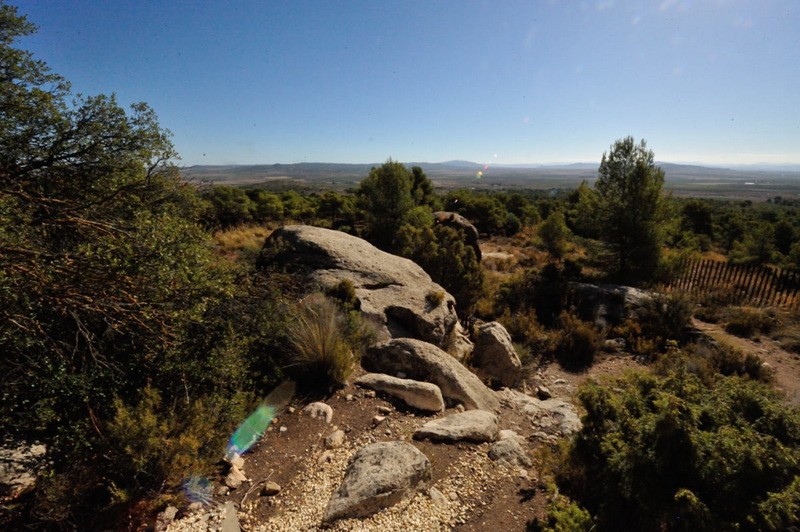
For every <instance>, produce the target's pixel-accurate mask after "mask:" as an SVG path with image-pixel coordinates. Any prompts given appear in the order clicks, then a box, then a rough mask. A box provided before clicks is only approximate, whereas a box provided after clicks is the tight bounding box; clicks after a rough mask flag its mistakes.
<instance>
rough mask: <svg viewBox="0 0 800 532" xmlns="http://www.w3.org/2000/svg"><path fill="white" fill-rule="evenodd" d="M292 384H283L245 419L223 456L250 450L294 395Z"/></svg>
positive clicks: (231, 455)
mask: <svg viewBox="0 0 800 532" xmlns="http://www.w3.org/2000/svg"><path fill="white" fill-rule="evenodd" d="M294 391H295V384H294V382H291V381H288V382H284V383H283V384H281V385H280V386H278V387H277V388H275V389H274V390H272V392H270V394H269V395H268V396H267V398H266V399H264V402H263V403H261V404H260V405H259V407H258V408H256V409H255V411H254V412H253V413H252V414H250V416H248V418H247V419H245V420H244V421H243V422H242V424H241V425H239V427H238V428H237V429H236V431H235V432H234V433H233V435H232V436H231V439H230V440H229V441H228V449H227V451H226V453H225V456H226V457H227V458H228V459H231V458H233V457H234V455H237V454H242V453H244V452H245V451H247V450H248V449H250V448H251V447H252V446H253V445H255V443H256V442H257V441H258V440H259V438H261V436H262V435H263V434H264V432H266V430H267V428H268V427H269V425H270V423H272V420H273V419H275V414H276V413H277V412H279V411H281V410H283V409H284V408H285V407H286V405H287V404H289V401H291V399H292V396H293V395H294Z"/></svg>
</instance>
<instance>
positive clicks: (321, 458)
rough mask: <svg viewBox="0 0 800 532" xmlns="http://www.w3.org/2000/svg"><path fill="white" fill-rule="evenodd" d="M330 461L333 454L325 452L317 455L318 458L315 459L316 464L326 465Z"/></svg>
mask: <svg viewBox="0 0 800 532" xmlns="http://www.w3.org/2000/svg"><path fill="white" fill-rule="evenodd" d="M331 460H333V453H331V452H330V451H325V452H323V453H322V454H321V455H319V458H317V463H318V464H327V463H328V462H330V461H331Z"/></svg>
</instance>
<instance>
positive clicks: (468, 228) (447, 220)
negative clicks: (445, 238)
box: [433, 211, 481, 261]
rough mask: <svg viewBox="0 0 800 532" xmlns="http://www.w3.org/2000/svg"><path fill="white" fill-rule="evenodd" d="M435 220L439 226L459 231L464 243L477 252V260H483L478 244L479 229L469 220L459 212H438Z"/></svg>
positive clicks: (434, 215)
mask: <svg viewBox="0 0 800 532" xmlns="http://www.w3.org/2000/svg"><path fill="white" fill-rule="evenodd" d="M433 219H434V221H435V222H436V223H437V224H442V225H444V226H447V227H452V228H453V229H458V230H459V231H461V233H462V234H463V235H464V242H465V243H466V244H467V245H468V246H470V247H472V249H474V250H475V258H477V259H478V261H480V260H481V247H480V245H479V244H478V229H477V228H476V227H475V226H474V225H472V223H470V221H469V220H467V219H466V218H464V217H463V216H461V215H460V214H458V213H457V212H447V211H436V212H435V213H433Z"/></svg>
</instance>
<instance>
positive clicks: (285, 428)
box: [278, 425, 289, 434]
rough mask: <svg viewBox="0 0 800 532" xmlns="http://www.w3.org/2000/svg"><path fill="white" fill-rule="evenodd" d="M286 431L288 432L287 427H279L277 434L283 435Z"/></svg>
mask: <svg viewBox="0 0 800 532" xmlns="http://www.w3.org/2000/svg"><path fill="white" fill-rule="evenodd" d="M288 430H289V428H288V427H286V426H284V425H281V427H280V428H279V429H278V432H280V433H281V434H283V433H284V432H287V431H288Z"/></svg>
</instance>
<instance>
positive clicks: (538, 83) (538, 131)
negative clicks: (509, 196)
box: [9, 0, 800, 166]
mask: <svg viewBox="0 0 800 532" xmlns="http://www.w3.org/2000/svg"><path fill="white" fill-rule="evenodd" d="M9 3H11V4H12V5H15V6H17V7H18V8H19V12H20V13H21V14H25V15H27V16H28V18H29V20H30V21H31V22H33V23H35V24H36V25H37V26H38V27H39V30H38V32H37V33H36V34H35V35H33V36H30V37H26V38H25V39H23V40H21V41H20V43H19V45H20V46H21V47H23V48H25V49H28V50H30V51H32V52H33V53H34V54H35V55H36V57H37V58H38V59H42V60H44V61H45V62H47V63H48V64H49V65H50V67H51V68H52V70H53V71H54V72H57V73H59V74H61V75H62V76H64V77H65V78H67V79H68V80H70V81H71V82H72V88H73V91H75V92H79V93H83V94H85V95H94V94H99V93H104V94H110V93H115V94H116V95H117V98H118V101H119V102H120V104H123V105H125V106H127V105H129V104H131V103H133V102H139V101H144V102H147V103H148V104H149V105H150V106H151V107H153V108H154V109H155V111H156V113H157V114H158V116H159V121H160V123H161V125H162V126H164V127H166V128H168V129H170V130H171V131H172V132H173V135H174V136H173V142H174V144H175V146H176V148H177V150H178V152H179V153H180V155H181V161H180V164H182V165H186V166H190V165H195V164H272V163H296V162H340V163H376V162H382V161H385V160H386V159H388V158H390V157H391V158H393V159H395V160H399V161H403V162H440V161H446V160H452V159H462V160H469V161H474V162H478V163H482V164H524V163H531V164H548V163H571V162H599V161H600V158H601V157H602V154H603V152H605V151H608V150H609V147H610V146H611V144H612V143H613V142H614V141H615V140H617V139H620V138H623V137H626V136H628V135H632V136H633V137H635V138H636V139H646V141H647V144H648V147H649V148H650V149H652V150H653V151H654V152H655V156H656V160H659V161H669V162H683V163H702V164H713V165H722V166H725V165H740V164H755V163H775V164H781V163H794V164H796V163H800V1H798V0H752V1H745V0H691V1H690V0H654V1H622V0H617V1H614V0H603V1H579V0H564V1H558V0H551V1H547V0H523V1H514V0H488V1H471V0H454V1H440V0H423V1H419V2H417V1H410V0H408V1H398V2H395V1H390V0H370V1H363V2H360V1H346V0H342V1H330V0H318V1H304V0H292V1H281V2H270V1H236V0H231V1H207V0H191V1H182V0H170V1H168V2H164V1H161V0H158V1H150V0H135V1H134V0H130V1H128V0H113V1H105V0H70V1H63V0H35V1H33V0H10V1H9Z"/></svg>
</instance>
